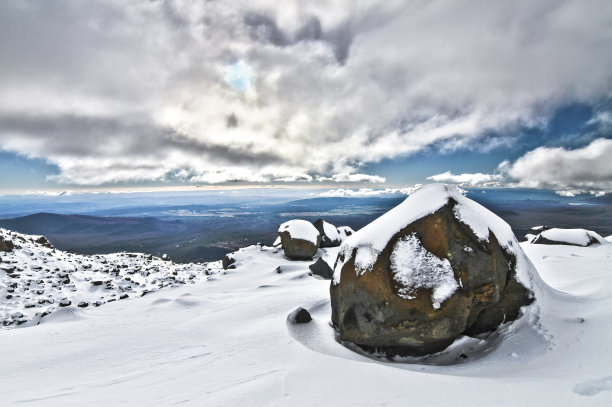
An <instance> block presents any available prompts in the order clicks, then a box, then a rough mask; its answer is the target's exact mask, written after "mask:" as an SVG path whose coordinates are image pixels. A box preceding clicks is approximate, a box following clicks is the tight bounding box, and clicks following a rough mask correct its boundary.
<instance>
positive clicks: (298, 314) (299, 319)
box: [287, 307, 312, 324]
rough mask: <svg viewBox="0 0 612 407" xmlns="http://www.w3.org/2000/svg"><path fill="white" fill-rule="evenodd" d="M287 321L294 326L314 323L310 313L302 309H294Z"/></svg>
mask: <svg viewBox="0 0 612 407" xmlns="http://www.w3.org/2000/svg"><path fill="white" fill-rule="evenodd" d="M287 321H289V323H292V324H307V323H308V322H310V321H312V317H311V316H310V312H308V311H307V310H305V309H304V308H302V307H299V308H296V309H294V310H293V311H292V312H291V313H290V314H289V315H288V316H287Z"/></svg>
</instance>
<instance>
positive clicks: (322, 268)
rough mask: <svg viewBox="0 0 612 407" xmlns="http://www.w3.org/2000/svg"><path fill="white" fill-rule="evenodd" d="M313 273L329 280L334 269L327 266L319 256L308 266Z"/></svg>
mask: <svg viewBox="0 0 612 407" xmlns="http://www.w3.org/2000/svg"><path fill="white" fill-rule="evenodd" d="M308 268H309V269H310V271H311V272H312V274H313V275H316V276H319V277H322V278H324V279H325V280H331V279H332V277H333V276H334V270H332V268H331V267H329V264H327V262H326V261H325V260H323V258H321V257H319V258H318V259H317V261H316V262H314V263H312V264H311V265H310V266H308Z"/></svg>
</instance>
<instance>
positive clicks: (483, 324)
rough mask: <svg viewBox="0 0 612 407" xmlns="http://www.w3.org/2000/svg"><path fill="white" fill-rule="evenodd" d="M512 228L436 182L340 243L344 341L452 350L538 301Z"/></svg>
mask: <svg viewBox="0 0 612 407" xmlns="http://www.w3.org/2000/svg"><path fill="white" fill-rule="evenodd" d="M533 273H535V270H534V269H533V265H532V264H531V263H530V262H529V260H528V259H527V257H526V256H525V254H524V253H523V251H522V249H521V248H520V246H519V243H518V241H517V240H516V238H515V236H514V234H513V233H512V230H511V229H510V226H509V225H508V224H507V223H506V222H504V221H503V220H502V219H500V218H499V217H498V216H497V215H495V214H493V213H492V212H490V211H489V210H487V209H485V208H484V207H482V206H480V205H479V204H477V203H476V202H474V201H472V200H470V199H468V198H466V197H464V196H463V195H462V194H461V192H460V191H459V190H458V189H457V188H455V187H448V186H444V185H429V186H426V187H423V188H421V189H420V190H418V191H416V192H414V193H413V194H412V195H410V196H409V197H408V198H407V199H406V200H405V201H404V202H403V203H402V204H400V205H398V206H397V207H396V208H394V209H392V210H391V211H389V212H387V213H386V214H384V215H383V216H381V217H380V218H378V219H377V220H375V221H374V222H372V223H370V224H369V225H367V226H365V227H364V228H362V229H361V230H359V231H358V232H356V233H355V234H353V235H352V236H351V237H349V238H348V239H347V240H346V241H345V242H344V243H343V244H342V246H341V247H340V251H339V255H338V258H337V260H336V264H335V268H334V278H333V280H332V284H331V287H330V295H331V305H332V322H333V323H334V325H335V326H336V329H337V330H338V332H339V334H340V339H341V340H343V341H348V342H352V343H355V344H358V345H360V346H362V347H363V348H365V349H369V350H374V349H376V350H379V351H384V352H386V353H387V354H400V355H422V354H428V353H435V352H438V351H441V350H443V349H444V348H446V347H447V346H448V345H450V344H451V343H452V342H453V341H454V340H455V339H457V338H458V337H459V336H460V335H462V334H467V335H473V334H478V333H482V332H487V331H490V330H493V329H495V328H496V327H497V326H499V325H500V324H501V323H502V322H506V321H510V320H514V319H516V318H517V317H518V316H519V314H520V308H521V307H522V306H524V305H528V304H530V303H531V302H533V294H532V291H531V289H532V275H533Z"/></svg>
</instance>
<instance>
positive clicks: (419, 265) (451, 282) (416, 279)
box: [391, 233, 459, 309]
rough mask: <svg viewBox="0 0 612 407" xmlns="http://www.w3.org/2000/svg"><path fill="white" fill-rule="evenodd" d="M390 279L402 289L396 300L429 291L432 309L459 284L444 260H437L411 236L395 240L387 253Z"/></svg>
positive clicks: (451, 293)
mask: <svg viewBox="0 0 612 407" xmlns="http://www.w3.org/2000/svg"><path fill="white" fill-rule="evenodd" d="M391 270H392V271H393V279H394V280H395V281H397V282H398V283H399V284H400V285H401V287H402V288H400V289H399V290H398V294H399V296H400V297H402V298H404V299H414V298H415V296H416V294H417V291H418V290H420V289H432V290H433V293H432V295H431V300H432V302H433V307H434V309H438V308H440V304H441V303H442V302H444V300H446V299H448V298H450V296H451V295H453V293H454V292H455V291H456V290H457V288H458V287H459V284H457V281H456V280H455V275H454V273H453V268H452V267H451V264H450V262H449V261H448V260H447V259H440V258H438V257H437V256H435V255H433V254H432V253H430V252H428V251H427V249H425V248H424V247H423V246H422V245H421V242H420V240H419V238H418V237H417V235H416V234H415V233H413V234H411V235H410V236H406V237H404V238H402V239H400V240H398V241H397V243H396V244H395V246H394V247H393V253H392V254H391Z"/></svg>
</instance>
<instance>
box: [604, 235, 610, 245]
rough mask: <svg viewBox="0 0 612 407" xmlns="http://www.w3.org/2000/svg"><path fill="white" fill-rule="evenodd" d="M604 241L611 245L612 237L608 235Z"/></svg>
mask: <svg viewBox="0 0 612 407" xmlns="http://www.w3.org/2000/svg"><path fill="white" fill-rule="evenodd" d="M605 239H606V241H608V242H610V243H612V235H610V236H608V237H606V238H605Z"/></svg>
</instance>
